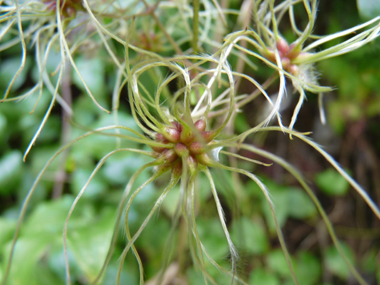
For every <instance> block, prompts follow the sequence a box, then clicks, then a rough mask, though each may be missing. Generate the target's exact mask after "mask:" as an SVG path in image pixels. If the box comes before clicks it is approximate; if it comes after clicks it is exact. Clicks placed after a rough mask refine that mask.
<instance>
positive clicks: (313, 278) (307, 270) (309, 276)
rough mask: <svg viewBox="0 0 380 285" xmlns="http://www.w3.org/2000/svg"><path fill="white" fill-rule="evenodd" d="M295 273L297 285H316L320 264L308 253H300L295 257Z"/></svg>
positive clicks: (320, 269) (319, 273) (319, 274)
mask: <svg viewBox="0 0 380 285" xmlns="http://www.w3.org/2000/svg"><path fill="white" fill-rule="evenodd" d="M295 272H296V275H297V279H298V281H299V284H303V285H313V284H317V281H318V280H319V278H320V276H321V272H322V268H321V262H320V261H319V260H318V258H317V257H315V256H314V255H312V254H311V253H309V252H306V251H303V252H300V253H299V254H298V257H297V263H296V268H295Z"/></svg>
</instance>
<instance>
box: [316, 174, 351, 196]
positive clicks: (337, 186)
mask: <svg viewBox="0 0 380 285" xmlns="http://www.w3.org/2000/svg"><path fill="white" fill-rule="evenodd" d="M315 183H317V185H318V187H319V188H321V190H322V191H323V192H325V193H326V194H328V195H336V196H343V195H344V194H346V193H347V191H348V189H349V187H350V184H349V183H348V182H347V180H346V179H344V178H343V176H342V175H340V174H339V173H338V172H337V171H336V170H334V169H332V168H329V169H327V170H325V171H323V172H320V173H318V174H317V175H316V176H315Z"/></svg>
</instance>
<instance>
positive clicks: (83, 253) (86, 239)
mask: <svg viewBox="0 0 380 285" xmlns="http://www.w3.org/2000/svg"><path fill="white" fill-rule="evenodd" d="M115 212H116V211H115V210H114V209H111V208H105V209H104V210H103V212H102V213H101V216H100V217H99V219H92V220H91V222H89V223H87V224H86V225H85V226H82V227H81V228H77V229H75V232H70V230H69V232H68V246H69V248H70V250H71V251H72V252H73V254H74V256H75V260H76V262H77V263H78V265H79V267H80V268H81V269H82V271H83V272H84V273H85V275H86V277H87V278H88V279H89V280H93V279H94V278H95V277H96V275H97V274H98V272H99V270H100V268H101V267H102V265H103V262H104V259H105V257H106V255H107V252H108V247H109V243H110V240H111V236H112V232H113V227H114V221H115Z"/></svg>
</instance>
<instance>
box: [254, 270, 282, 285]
mask: <svg viewBox="0 0 380 285" xmlns="http://www.w3.org/2000/svg"><path fill="white" fill-rule="evenodd" d="M249 284H252V285H260V284H265V285H280V284H281V283H280V280H279V278H278V277H277V276H276V275H274V274H273V273H271V272H269V271H266V270H264V269H262V268H256V269H254V270H253V271H252V273H251V275H250V276H249Z"/></svg>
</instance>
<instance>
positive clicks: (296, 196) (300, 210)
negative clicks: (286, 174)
mask: <svg viewBox="0 0 380 285" xmlns="http://www.w3.org/2000/svg"><path fill="white" fill-rule="evenodd" d="M286 191H287V193H288V214H289V216H290V217H292V218H296V219H305V218H310V217H312V216H314V215H315V214H316V213H317V208H316V207H315V205H314V204H313V202H312V201H311V200H310V198H309V196H308V195H307V194H306V193H305V192H304V191H302V190H300V189H298V188H288V190H286Z"/></svg>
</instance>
